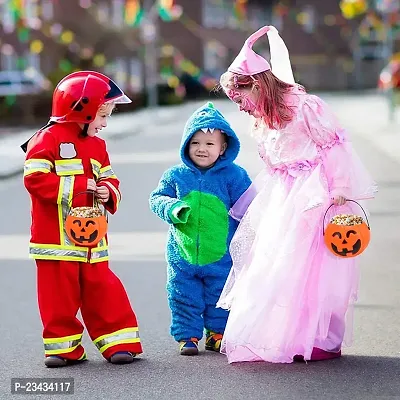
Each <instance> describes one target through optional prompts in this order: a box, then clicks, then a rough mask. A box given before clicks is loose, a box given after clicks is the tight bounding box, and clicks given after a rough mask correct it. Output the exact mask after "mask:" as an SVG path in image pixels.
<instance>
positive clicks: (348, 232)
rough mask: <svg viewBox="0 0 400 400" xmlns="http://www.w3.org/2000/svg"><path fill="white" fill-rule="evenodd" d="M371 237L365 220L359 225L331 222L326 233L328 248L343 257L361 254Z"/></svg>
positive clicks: (325, 239) (325, 238)
mask: <svg viewBox="0 0 400 400" xmlns="http://www.w3.org/2000/svg"><path fill="white" fill-rule="evenodd" d="M370 238H371V233H370V229H369V227H368V226H367V224H366V223H365V222H363V223H361V224H357V225H337V224H334V223H329V224H328V226H327V227H326V230H325V234H324V241H325V244H326V246H327V247H328V249H329V250H330V251H331V252H332V253H333V254H335V255H336V256H338V257H343V258H349V257H355V256H358V255H360V254H361V253H362V252H363V251H364V250H365V249H366V248H367V246H368V244H369V241H370Z"/></svg>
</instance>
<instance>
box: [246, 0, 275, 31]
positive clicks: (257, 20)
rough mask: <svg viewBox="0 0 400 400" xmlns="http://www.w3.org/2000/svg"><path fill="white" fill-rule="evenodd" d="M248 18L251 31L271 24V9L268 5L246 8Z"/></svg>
mask: <svg viewBox="0 0 400 400" xmlns="http://www.w3.org/2000/svg"><path fill="white" fill-rule="evenodd" d="M248 18H249V25H250V27H251V29H253V30H256V29H259V28H261V27H262V26H265V25H268V24H270V23H271V19H272V8H271V5H270V4H267V5H263V6H259V5H253V6H250V5H249V6H248Z"/></svg>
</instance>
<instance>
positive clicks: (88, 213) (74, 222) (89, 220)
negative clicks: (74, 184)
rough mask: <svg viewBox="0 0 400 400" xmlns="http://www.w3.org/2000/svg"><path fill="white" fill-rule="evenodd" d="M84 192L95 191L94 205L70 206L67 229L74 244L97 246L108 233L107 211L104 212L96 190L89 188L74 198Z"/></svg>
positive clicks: (66, 221)
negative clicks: (96, 195)
mask: <svg viewBox="0 0 400 400" xmlns="http://www.w3.org/2000/svg"><path fill="white" fill-rule="evenodd" d="M83 193H93V206H92V207H70V209H69V212H68V215H67V218H66V220H65V231H66V233H67V236H68V237H69V239H70V240H71V241H72V242H73V243H74V244H76V245H78V246H84V247H95V246H96V245H97V244H98V243H99V242H100V240H101V239H103V238H104V236H105V235H106V233H107V228H108V222H107V217H106V215H105V211H104V213H103V211H102V210H101V209H100V207H99V202H98V201H97V200H96V198H95V195H94V192H92V191H89V190H87V191H84V192H80V193H78V194H76V195H75V196H74V197H73V198H75V197H76V196H78V195H80V194H83ZM72 200H73V199H71V202H70V204H72Z"/></svg>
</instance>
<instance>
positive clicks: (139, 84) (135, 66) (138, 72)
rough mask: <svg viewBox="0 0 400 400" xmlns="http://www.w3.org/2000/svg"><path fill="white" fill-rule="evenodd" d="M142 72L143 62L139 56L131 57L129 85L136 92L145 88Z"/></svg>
mask: <svg viewBox="0 0 400 400" xmlns="http://www.w3.org/2000/svg"><path fill="white" fill-rule="evenodd" d="M142 73H143V70H142V63H141V62H140V60H139V59H138V58H131V60H130V79H129V81H130V82H129V83H130V85H129V87H130V89H131V90H132V92H134V93H140V92H141V91H142V90H143V79H142Z"/></svg>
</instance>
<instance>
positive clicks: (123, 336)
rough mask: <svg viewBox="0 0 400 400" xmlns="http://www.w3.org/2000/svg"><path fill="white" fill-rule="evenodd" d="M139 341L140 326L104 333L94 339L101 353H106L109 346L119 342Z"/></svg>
mask: <svg viewBox="0 0 400 400" xmlns="http://www.w3.org/2000/svg"><path fill="white" fill-rule="evenodd" d="M139 342H140V338H139V328H137V327H136V328H125V329H120V330H119V331H116V332H113V333H110V334H108V335H102V336H100V337H98V338H97V339H95V340H94V341H93V343H94V344H95V345H96V347H97V348H98V349H99V351H100V352H101V353H104V352H105V351H106V350H107V349H108V348H110V347H112V346H116V345H118V344H123V343H139Z"/></svg>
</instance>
